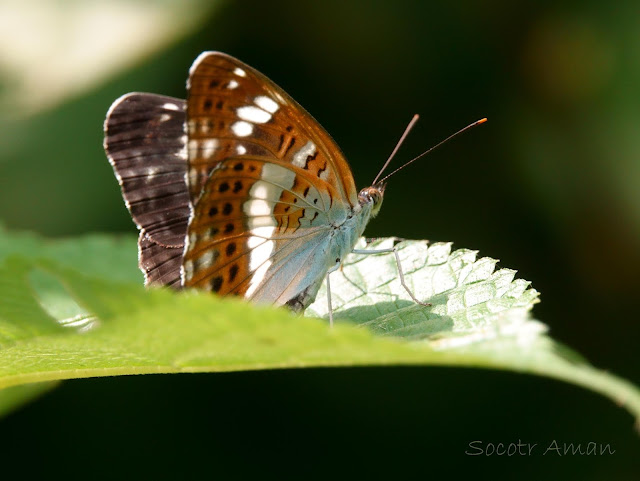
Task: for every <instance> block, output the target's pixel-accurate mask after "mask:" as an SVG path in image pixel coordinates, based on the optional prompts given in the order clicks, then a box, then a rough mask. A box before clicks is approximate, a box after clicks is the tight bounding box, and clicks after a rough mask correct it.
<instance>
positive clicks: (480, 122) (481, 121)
mask: <svg viewBox="0 0 640 481" xmlns="http://www.w3.org/2000/svg"><path fill="white" fill-rule="evenodd" d="M486 121H487V118H486V117H485V118H484V119H480V120H478V121H477V122H476V124H484V123H485V122H486Z"/></svg>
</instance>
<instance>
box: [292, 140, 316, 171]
mask: <svg viewBox="0 0 640 481" xmlns="http://www.w3.org/2000/svg"><path fill="white" fill-rule="evenodd" d="M315 153H316V146H315V144H314V143H313V142H311V141H309V142H307V143H306V144H305V145H304V147H302V148H301V149H300V150H298V152H296V153H295V155H294V156H293V162H292V164H293V165H297V166H298V167H304V166H305V164H306V163H307V157H309V156H310V155H314V154H315Z"/></svg>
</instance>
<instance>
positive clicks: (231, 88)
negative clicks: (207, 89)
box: [227, 80, 240, 90]
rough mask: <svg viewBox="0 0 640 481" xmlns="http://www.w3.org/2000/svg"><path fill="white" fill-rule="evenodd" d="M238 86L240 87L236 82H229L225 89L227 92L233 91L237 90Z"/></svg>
mask: <svg viewBox="0 0 640 481" xmlns="http://www.w3.org/2000/svg"><path fill="white" fill-rule="evenodd" d="M238 85H240V84H239V83H238V82H237V81H236V80H229V84H228V85H227V88H228V89H229V90H233V89H235V88H237V87H238Z"/></svg>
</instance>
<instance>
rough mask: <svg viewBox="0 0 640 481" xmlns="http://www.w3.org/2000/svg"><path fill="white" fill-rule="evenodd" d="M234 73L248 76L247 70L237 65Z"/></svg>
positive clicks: (239, 75)
mask: <svg viewBox="0 0 640 481" xmlns="http://www.w3.org/2000/svg"><path fill="white" fill-rule="evenodd" d="M233 73H234V74H236V75H237V76H238V77H246V76H247V72H245V71H244V70H242V69H241V68H240V67H236V68H235V69H234V70H233Z"/></svg>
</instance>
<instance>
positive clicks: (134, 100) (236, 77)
mask: <svg viewBox="0 0 640 481" xmlns="http://www.w3.org/2000/svg"><path fill="white" fill-rule="evenodd" d="M187 91H188V96H187V100H186V101H183V100H180V99H176V98H172V97H166V96H161V95H155V94H148V93H130V94H126V95H124V96H122V97H120V98H119V99H117V100H116V101H115V102H114V103H113V105H112V106H111V108H110V109H109V112H108V114H107V118H106V121H105V140H104V148H105V151H106V153H107V157H108V158H109V161H110V162H111V164H112V166H113V169H114V172H115V175H116V177H117V178H118V181H119V183H120V186H121V189H122V195H123V197H124V200H125V203H126V206H127V208H128V210H129V212H130V213H131V216H132V218H133V220H134V222H135V223H136V224H137V226H138V228H139V230H140V235H139V240H138V247H139V267H140V269H141V270H142V271H143V273H144V275H145V283H146V284H147V285H167V286H171V287H174V288H180V287H196V288H200V289H204V290H208V291H213V292H215V293H218V294H220V295H223V296H224V295H237V296H242V297H244V298H246V299H249V300H252V301H256V302H263V303H270V304H275V305H278V306H281V305H286V306H289V307H290V308H292V309H294V310H296V311H300V310H303V309H304V308H306V307H307V306H308V305H309V304H310V303H311V302H313V301H314V299H315V297H316V294H317V292H318V290H319V288H320V286H321V284H322V282H323V281H324V279H325V278H326V279H327V281H328V280H329V273H330V272H333V271H334V270H336V269H337V268H338V267H339V266H340V263H341V261H342V260H343V259H344V258H345V256H346V255H347V254H349V253H350V252H352V251H353V250H354V246H355V244H356V242H357V240H358V239H359V238H360V236H361V235H362V233H363V231H364V229H365V227H366V225H367V223H368V222H369V220H370V219H371V218H373V217H375V216H376V214H377V213H378V212H379V210H380V206H381V204H382V200H383V197H384V191H385V185H386V184H385V183H384V181H380V182H376V181H374V183H373V185H372V186H370V187H366V188H364V189H362V190H360V191H358V190H356V187H355V183H354V180H353V175H352V173H351V169H350V167H349V164H348V163H347V160H346V159H345V156H344V154H343V153H342V152H341V151H340V148H339V147H338V146H337V145H336V143H335V142H334V141H333V139H332V138H331V137H330V136H329V134H328V133H327V132H326V131H325V130H324V129H323V128H322V127H321V126H320V124H319V123H318V122H317V121H316V120H315V119H314V118H313V117H312V116H311V115H310V114H309V113H307V112H306V111H305V110H304V109H303V108H302V107H301V106H300V105H299V104H298V103H297V102H296V101H295V100H293V99H292V98H291V97H290V96H289V95H287V94H286V93H285V92H284V90H282V89H281V88H280V87H278V86H277V85H276V84H275V83H273V82H272V81H271V80H269V79H268V78H267V77H265V76H264V75H263V74H261V73H260V72H258V71H256V70H255V69H253V68H251V67H250V66H248V65H246V64H244V63H242V62H240V61H239V60H237V59H235V58H233V57H231V56H229V55H226V54H224V53H220V52H204V53H202V54H201V55H200V56H199V57H198V58H197V59H196V60H195V62H194V63H193V65H192V67H191V69H190V71H189V78H188V81H187ZM385 166H386V164H385ZM383 169H384V167H383ZM387 177H388V176H387ZM385 179H386V177H385ZM383 180H384V179H383ZM364 252H366V253H371V251H366V250H365V251H364ZM385 252H386V251H385ZM374 253H378V252H377V251H376V252H374ZM396 260H397V261H398V268H399V273H400V276H401V279H402V282H403V285H404V279H403V277H402V271H401V267H400V263H399V259H398V258H397V254H396ZM405 287H406V286H405ZM407 291H408V292H409V294H410V295H411V297H412V298H413V299H414V300H415V301H416V302H420V301H418V300H417V299H415V297H414V296H413V294H412V293H411V291H410V290H409V289H408V288H407ZM329 296H330V290H329ZM330 302H331V301H330V298H329V303H330ZM329 313H330V319H331V321H332V313H331V308H330V309H329Z"/></svg>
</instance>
